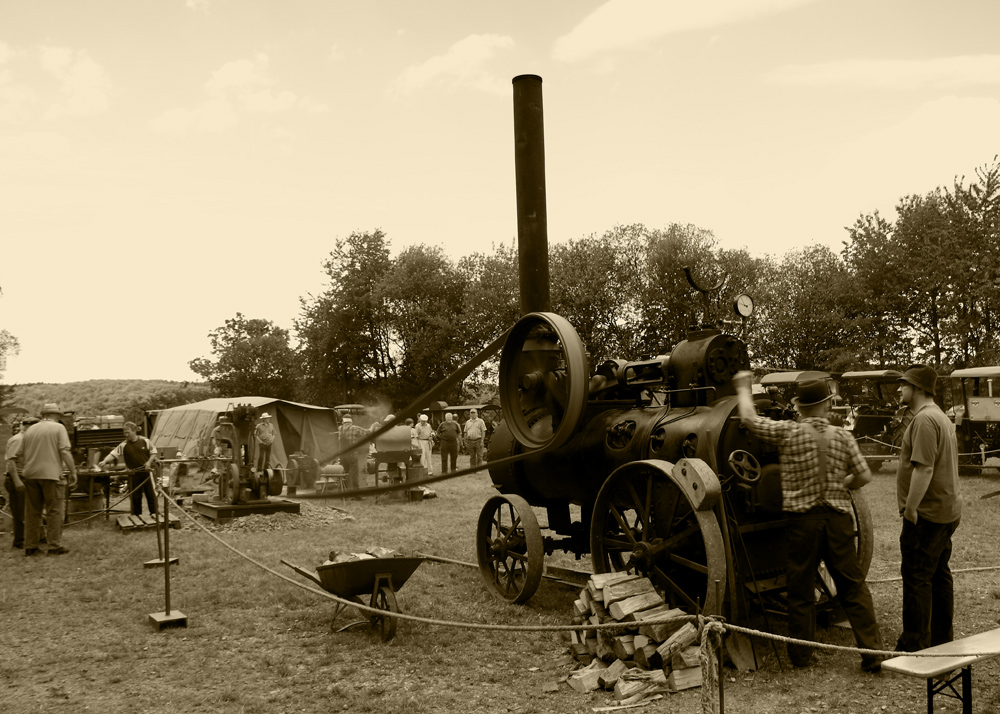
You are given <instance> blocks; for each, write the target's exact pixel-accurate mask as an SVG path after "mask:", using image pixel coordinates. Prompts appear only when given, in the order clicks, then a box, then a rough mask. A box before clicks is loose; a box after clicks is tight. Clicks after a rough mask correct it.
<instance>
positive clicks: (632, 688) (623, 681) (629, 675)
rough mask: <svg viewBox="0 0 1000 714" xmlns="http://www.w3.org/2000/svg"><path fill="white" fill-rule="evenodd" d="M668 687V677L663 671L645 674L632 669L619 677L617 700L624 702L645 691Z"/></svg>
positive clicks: (657, 670) (616, 690) (616, 692)
mask: <svg viewBox="0 0 1000 714" xmlns="http://www.w3.org/2000/svg"><path fill="white" fill-rule="evenodd" d="M666 686H667V675H666V673H665V672H664V671H663V670H662V669H654V670H650V671H648V672H644V671H641V670H637V669H630V670H629V671H628V672H623V673H622V674H621V675H619V677H618V682H617V683H616V684H615V699H616V700H618V701H622V700H624V699H628V698H629V697H633V696H635V695H636V694H640V693H642V692H645V691H650V692H653V691H657V690H659V689H662V688H665V687H666Z"/></svg>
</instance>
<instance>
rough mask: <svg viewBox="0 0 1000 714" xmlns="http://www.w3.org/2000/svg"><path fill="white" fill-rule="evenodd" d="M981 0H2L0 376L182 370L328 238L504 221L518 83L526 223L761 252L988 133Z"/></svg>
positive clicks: (508, 230)
mask: <svg viewBox="0 0 1000 714" xmlns="http://www.w3.org/2000/svg"><path fill="white" fill-rule="evenodd" d="M998 27H1000V3H998V2H996V1H995V0H953V1H952V2H948V3H943V2H940V0H701V1H700V2H691V1H690V0H683V1H682V0H609V1H606V2H603V1H601V0H549V1H548V2H539V1H538V0H531V1H530V2H527V1H524V0H506V1H505V2H492V3H480V2H469V1H468V0H421V1H420V2H416V1H414V0H381V1H377V2H376V1H372V0H359V1H350V0H282V1H281V2H273V1H270V2H269V1H266V0H143V1H139V0H88V2H79V0H31V2H4V3H2V4H0V246H2V249H0V290H2V291H3V293H2V295H0V329H5V330H7V331H8V332H10V333H11V334H13V335H14V336H15V337H16V338H17V339H18V340H19V342H20V345H21V350H20V353H19V354H17V355H9V356H8V358H7V360H6V365H5V366H3V365H0V374H2V381H3V382H4V383H6V384H18V383H30V382H53V383H63V382H71V381H82V380H88V379H168V380H178V381H187V380H192V381H193V380H198V379H200V378H199V377H197V375H195V374H194V373H192V372H191V371H190V369H189V368H188V363H189V362H190V360H192V359H194V358H196V357H209V356H210V354H211V351H210V345H209V340H208V333H209V332H210V331H211V330H213V329H215V328H217V327H219V326H221V325H223V324H224V323H225V321H226V320H227V319H230V318H232V317H234V316H235V315H236V313H237V312H240V313H242V314H244V315H245V316H246V317H248V318H262V319H267V320H271V321H273V322H274V323H275V324H276V325H278V326H280V327H283V328H286V329H289V330H291V329H292V328H293V320H294V319H295V318H296V317H297V316H298V315H299V314H300V311H301V304H300V298H308V296H309V295H316V294H318V293H320V292H322V290H323V289H324V287H325V285H326V283H325V277H324V274H323V271H322V263H323V261H324V259H325V258H327V257H328V255H329V254H330V251H331V250H332V249H333V247H334V244H335V241H336V240H337V239H338V238H345V237H347V236H348V235H350V234H351V233H352V232H355V231H357V232H366V231H374V230H377V229H380V230H382V231H384V232H385V234H386V235H387V237H388V239H389V240H390V242H391V246H392V249H393V251H394V253H395V252H398V251H399V250H401V249H403V248H405V247H407V246H410V245H414V244H424V245H428V246H440V247H441V248H442V249H443V250H444V251H445V253H446V254H447V255H449V256H451V257H452V258H453V259H455V260H458V258H460V257H462V256H465V255H469V254H471V253H476V252H479V253H488V252H490V251H492V250H493V249H494V248H495V246H497V245H501V244H507V245H513V243H514V241H515V240H516V234H517V216H516V195H515V181H514V143H513V102H512V87H511V80H512V78H514V77H516V76H518V75H521V74H535V75H538V76H540V77H542V80H543V84H542V92H543V106H544V130H545V167H546V169H545V170H546V192H547V213H548V236H549V241H550V243H555V242H559V241H566V240H570V239H579V238H582V237H585V236H588V235H591V234H601V233H604V232H605V231H607V230H610V229H611V228H613V227H614V226H616V225H625V224H632V223H642V224H645V225H646V226H647V227H648V228H651V229H656V228H665V227H666V226H668V225H669V224H671V223H692V224H695V225H697V226H699V227H700V228H703V229H707V230H710V231H712V232H713V233H714V235H715V237H716V238H717V240H718V242H719V245H720V246H721V247H724V248H740V247H746V248H747V249H749V250H750V252H751V253H752V254H755V255H763V254H771V255H774V256H781V255H783V254H784V253H785V252H787V251H789V250H793V249H799V248H803V247H805V246H808V245H811V244H815V243H820V244H824V245H828V246H830V247H831V248H833V249H834V250H838V251H839V250H840V249H841V247H842V243H843V241H844V240H845V239H846V238H847V233H846V230H845V227H847V226H850V225H852V224H853V223H854V221H855V220H856V219H857V218H858V217H859V216H860V215H862V214H869V213H872V212H874V211H879V212H880V213H881V214H882V215H883V216H885V217H887V218H890V219H892V218H893V217H894V215H895V214H894V207H895V205H896V203H897V202H898V200H899V199H900V198H901V197H903V196H905V195H909V194H925V193H927V192H929V191H932V190H933V189H935V188H936V187H938V186H949V185H951V184H952V182H953V181H954V180H955V178H956V177H961V176H966V177H973V176H974V172H975V170H976V168H977V167H982V166H984V165H987V164H990V163H991V162H992V161H993V158H994V156H995V155H996V154H997V153H998V152H1000V133H998V131H997V127H1000V35H998V33H997V32H996V29H997V28H998Z"/></svg>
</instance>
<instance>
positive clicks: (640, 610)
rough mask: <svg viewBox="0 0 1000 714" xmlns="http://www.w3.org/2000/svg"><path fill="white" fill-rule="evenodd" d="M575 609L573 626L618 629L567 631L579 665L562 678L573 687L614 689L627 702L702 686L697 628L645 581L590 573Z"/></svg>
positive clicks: (580, 688)
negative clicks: (610, 625)
mask: <svg viewBox="0 0 1000 714" xmlns="http://www.w3.org/2000/svg"><path fill="white" fill-rule="evenodd" d="M574 607H575V609H576V614H575V616H574V618H573V624H575V625H584V624H589V625H598V624H605V623H609V622H616V623H620V624H621V628H620V629H619V628H614V629H602V630H580V631H571V632H570V643H571V650H572V653H573V657H574V658H575V659H576V660H577V661H578V662H579V663H580V664H582V665H583V667H581V668H579V669H577V670H576V671H574V672H572V673H571V674H570V675H569V678H568V679H567V682H568V683H569V685H570V686H571V687H573V689H576V690H577V691H580V692H590V691H593V690H595V689H598V688H600V687H603V688H604V689H613V690H614V693H615V699H616V700H618V701H619V702H620V703H622V704H631V703H635V702H639V701H643V700H645V699H647V698H649V697H652V696H655V695H661V694H663V693H666V692H677V691H680V690H682V689H689V688H691V687H699V686H701V664H700V662H699V660H698V650H699V638H698V628H697V626H696V625H695V624H694V623H693V622H692V621H690V620H684V619H683V618H684V616H685V615H687V614H689V613H686V612H684V611H683V610H680V609H677V608H674V609H671V608H670V606H669V605H667V604H665V603H664V601H663V597H662V596H660V595H659V593H657V592H656V589H655V588H654V587H653V584H652V583H651V582H650V581H649V579H648V578H642V577H639V576H636V575H630V574H628V573H601V574H596V575H593V576H592V577H591V578H590V580H589V581H588V582H587V587H585V588H584V589H583V590H581V591H580V598H579V599H578V600H576V602H575V603H574ZM650 620H658V621H657V622H652V623H650V622H649V621H650Z"/></svg>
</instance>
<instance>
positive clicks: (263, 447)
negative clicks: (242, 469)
mask: <svg viewBox="0 0 1000 714" xmlns="http://www.w3.org/2000/svg"><path fill="white" fill-rule="evenodd" d="M253 433H254V436H256V437H257V473H263V472H264V469H266V468H268V467H269V466H270V465H271V444H273V443H274V424H272V423H271V415H270V414H268V413H267V412H264V413H263V414H261V415H260V421H259V422H257V426H256V427H255V428H254V431H253Z"/></svg>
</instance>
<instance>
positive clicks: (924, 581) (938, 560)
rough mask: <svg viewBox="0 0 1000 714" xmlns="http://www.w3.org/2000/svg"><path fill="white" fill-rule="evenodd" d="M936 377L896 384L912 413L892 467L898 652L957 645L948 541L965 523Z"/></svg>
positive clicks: (924, 373)
mask: <svg viewBox="0 0 1000 714" xmlns="http://www.w3.org/2000/svg"><path fill="white" fill-rule="evenodd" d="M937 377H938V375H937V372H936V371H935V370H934V368H933V367H929V366H927V365H925V364H914V365H911V366H909V367H907V368H906V371H905V372H903V376H902V377H900V378H899V382H900V386H899V392H900V399H899V402H900V404H902V405H905V406H909V407H910V409H912V410H913V412H914V415H913V420H912V421H911V422H910V425H909V426H908V427H907V428H906V431H905V432H903V443H902V445H901V446H900V451H899V464H898V466H897V467H896V496H897V499H898V505H899V515H901V516H902V517H903V530H902V533H900V536H899V550H900V554H901V556H902V563H901V565H900V573H901V575H902V576H903V632H902V634H900V636H899V640H898V641H897V642H896V650H897V651H900V652H916V651H917V650H922V649H925V648H927V647H933V646H934V645H940V644H944V643H945V642H951V640H952V639H954V632H953V628H952V617H953V615H954V609H955V590H954V583H953V581H952V576H951V569H950V568H949V566H948V561H949V560H950V559H951V548H952V545H951V536H952V534H953V533H954V532H955V529H956V528H958V522H959V520H960V519H961V516H962V496H961V493H960V488H959V479H958V443H957V439H956V437H955V425H954V424H953V423H952V422H951V420H950V419H949V418H948V417H947V415H946V414H945V413H944V412H943V411H941V408H940V407H939V406H938V405H937V404H935V403H934V395H935V394H936V392H937Z"/></svg>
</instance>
